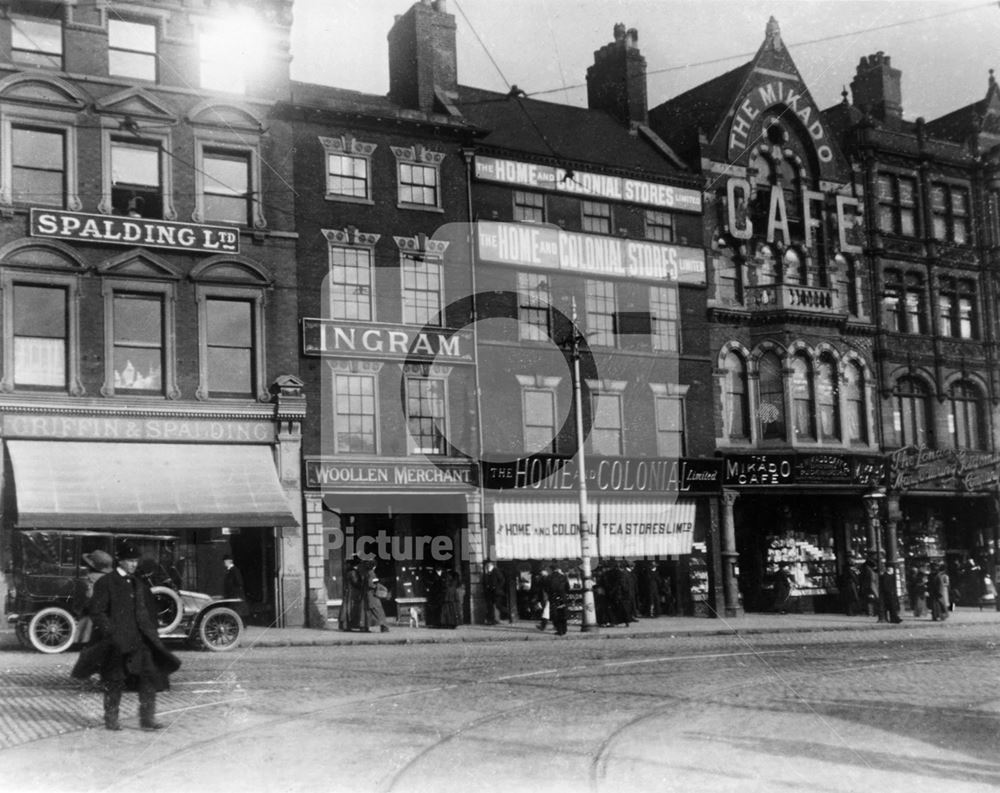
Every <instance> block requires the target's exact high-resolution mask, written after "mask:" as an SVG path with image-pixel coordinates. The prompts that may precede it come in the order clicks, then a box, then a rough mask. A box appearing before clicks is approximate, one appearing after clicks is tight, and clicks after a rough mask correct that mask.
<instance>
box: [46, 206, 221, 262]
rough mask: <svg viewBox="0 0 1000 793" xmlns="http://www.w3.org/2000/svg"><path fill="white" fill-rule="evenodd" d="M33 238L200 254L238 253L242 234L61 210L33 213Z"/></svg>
mask: <svg viewBox="0 0 1000 793" xmlns="http://www.w3.org/2000/svg"><path fill="white" fill-rule="evenodd" d="M30 233H31V236H32V237H46V238H49V239H62V240H76V241H79V242H98V243H110V244H112V245H141V246H145V247H149V248H171V249H174V250H184V251H197V252H199V253H239V251H240V232H239V229H237V228H236V227H234V226H203V225H200V224H196V223H174V222H172V221H168V220H151V219H149V218H126V217H119V216H115V215H87V214H83V213H81V212H62V211H59V210H42V209H32V210H31V227H30Z"/></svg>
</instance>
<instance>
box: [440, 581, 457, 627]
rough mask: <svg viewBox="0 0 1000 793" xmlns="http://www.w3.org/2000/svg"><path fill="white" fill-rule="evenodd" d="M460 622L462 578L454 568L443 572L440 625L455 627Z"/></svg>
mask: <svg viewBox="0 0 1000 793" xmlns="http://www.w3.org/2000/svg"><path fill="white" fill-rule="evenodd" d="M461 624H462V579H461V578H460V577H459V575H458V573H456V572H455V571H454V570H449V571H448V572H447V573H445V578H444V600H443V602H442V603H441V627H442V628H451V629H455V628H457V627H458V626H459V625H461Z"/></svg>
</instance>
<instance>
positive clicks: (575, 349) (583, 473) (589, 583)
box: [570, 297, 597, 633]
mask: <svg viewBox="0 0 1000 793" xmlns="http://www.w3.org/2000/svg"><path fill="white" fill-rule="evenodd" d="M572 301H573V302H572V313H571V316H570V319H571V320H572V324H573V327H572V328H571V337H570V338H571V341H570V344H571V345H572V346H571V347H570V354H571V358H572V360H573V406H574V409H575V410H576V471H577V495H578V496H579V500H580V556H581V560H582V564H581V565H580V567H581V570H582V571H583V616H582V618H581V620H580V632H581V633H588V632H596V631H597V609H596V608H595V607H594V576H593V572H592V571H591V569H590V557H591V555H592V553H593V547H592V538H591V536H590V525H589V524H588V523H587V455H586V454H585V452H584V448H583V447H584V443H585V441H586V439H585V438H584V435H583V393H582V392H583V388H582V384H581V382H580V333H579V331H578V330H577V325H576V297H573V298H572Z"/></svg>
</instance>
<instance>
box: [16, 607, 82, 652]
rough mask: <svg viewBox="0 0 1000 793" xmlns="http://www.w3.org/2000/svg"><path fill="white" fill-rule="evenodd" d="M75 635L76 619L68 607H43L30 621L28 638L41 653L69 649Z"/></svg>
mask: <svg viewBox="0 0 1000 793" xmlns="http://www.w3.org/2000/svg"><path fill="white" fill-rule="evenodd" d="M75 637H76V620H75V619H73V615H72V614H70V613H69V612H68V611H66V609H61V608H59V607H58V606H49V607H48V608H44V609H42V610H41V611H39V612H38V613H37V614H36V615H35V616H33V617H32V618H31V622H29V623H28V640H29V641H30V642H31V646H32V647H34V648H35V649H36V650H38V652H40V653H61V652H63V651H64V650H68V649H69V647H70V645H71V644H73V639H74V638H75Z"/></svg>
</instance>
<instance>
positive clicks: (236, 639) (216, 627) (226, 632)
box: [198, 607, 243, 652]
mask: <svg viewBox="0 0 1000 793" xmlns="http://www.w3.org/2000/svg"><path fill="white" fill-rule="evenodd" d="M242 635H243V620H242V619H240V615H239V614H237V613H236V612H235V611H233V610H232V609H227V608H224V607H219V608H216V609H212V610H211V611H210V612H208V614H206V615H205V616H204V617H202V618H201V621H200V622H199V623H198V640H199V642H200V643H201V646H202V647H204V648H205V649H206V650H212V651H213V652H225V651H226V650H232V649H233V648H234V647H236V646H238V645H239V643H240V636H242Z"/></svg>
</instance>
